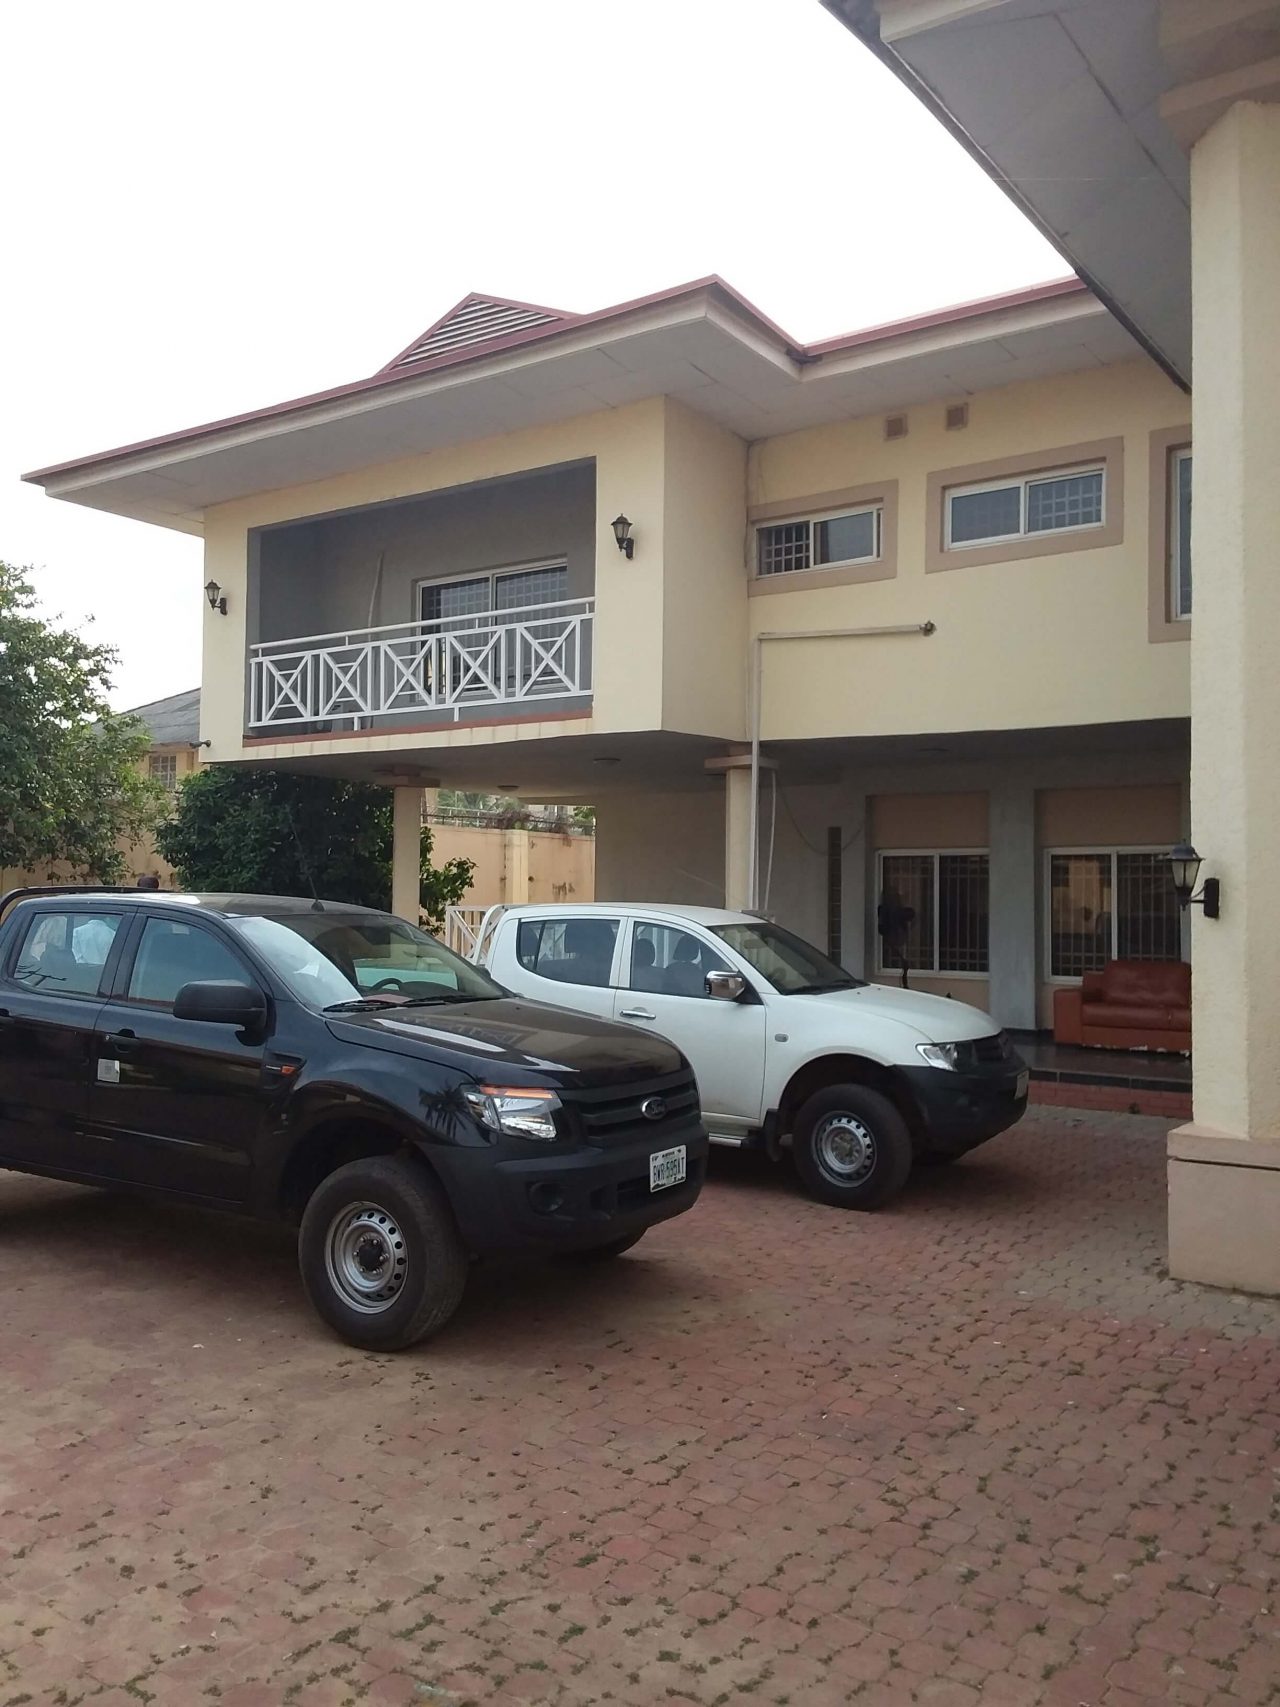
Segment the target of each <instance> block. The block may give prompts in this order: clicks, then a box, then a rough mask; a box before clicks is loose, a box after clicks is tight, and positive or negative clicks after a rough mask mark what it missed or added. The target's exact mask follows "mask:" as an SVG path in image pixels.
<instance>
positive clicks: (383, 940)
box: [0, 889, 707, 1351]
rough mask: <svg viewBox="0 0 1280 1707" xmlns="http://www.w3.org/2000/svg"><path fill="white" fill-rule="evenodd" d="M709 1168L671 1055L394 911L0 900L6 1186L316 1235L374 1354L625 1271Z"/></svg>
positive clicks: (331, 1276)
mask: <svg viewBox="0 0 1280 1707" xmlns="http://www.w3.org/2000/svg"><path fill="white" fill-rule="evenodd" d="M706 1148H707V1140H706V1134H705V1132H704V1130H703V1128H702V1124H701V1119H700V1113H699V1108H698V1093H697V1086H696V1083H695V1080H694V1076H693V1073H692V1072H691V1070H690V1068H689V1065H688V1063H687V1062H686V1061H685V1059H684V1057H683V1056H682V1055H681V1054H680V1053H679V1051H678V1050H677V1049H675V1048H674V1047H673V1046H672V1045H670V1044H668V1043H666V1042H664V1041H662V1040H661V1039H660V1038H655V1037H640V1036H637V1035H636V1033H635V1032H634V1031H633V1030H631V1029H630V1028H629V1027H625V1026H621V1025H613V1024H611V1023H605V1022H602V1021H599V1020H595V1019H591V1018H588V1017H586V1016H584V1015H581V1014H572V1013H566V1012H564V1011H563V1010H562V1009H558V1008H551V1007H546V1006H544V1005H542V1004H541V1003H539V1002H531V1001H524V1000H521V999H517V998H515V997H512V996H510V995H508V994H507V992H506V991H505V990H503V989H502V987H501V986H500V985H498V984H496V983H495V982H494V981H493V979H492V978H490V977H489V976H488V975H487V974H486V973H484V972H482V971H480V970H479V969H478V968H476V967H474V966H471V965H469V964H468V963H467V962H466V961H464V960H461V959H460V958H459V957H458V956H457V955H455V954H453V953H451V952H450V951H449V950H448V949H447V948H445V947H443V946H442V945H441V944H440V943H439V942H437V941H436V940H435V938H433V937H430V936H428V935H426V934H425V933H424V932H422V931H420V930H417V929H415V928H414V927H413V926H412V925H409V924H406V923H405V922H404V921H402V920H400V919H397V918H394V917H392V916H391V915H390V914H387V913H379V912H374V911H370V910H369V909H366V908H362V907H353V906H348V905H346V904H344V903H342V902H337V901H306V900H298V899H296V898H287V897H273V896H264V895H179V894H166V893H156V892H154V891H115V890H68V889H60V890H56V891H55V890H39V891H15V892H13V893H12V894H10V895H8V896H5V897H4V898H3V900H0V1167H3V1168H11V1169H18V1170H20V1171H23V1172H26V1173H34V1174H44V1175H49V1176H51V1177H53V1178H57V1179H68V1180H77V1181H82V1182H84V1183H86V1184H90V1185H111V1186H116V1187H119V1186H126V1187H131V1188H135V1189H137V1190H139V1191H142V1192H147V1193H151V1194H153V1195H154V1196H155V1197H156V1198H157V1199H160V1200H168V1201H175V1200H181V1201H184V1202H188V1203H197V1204H201V1205H203V1206H206V1207H215V1208H220V1209H227V1210H232V1211H235V1212H238V1213H240V1214H246V1215H251V1216H254V1217H258V1218H263V1219H280V1220H285V1221H292V1222H295V1223H297V1224H298V1226H299V1241H298V1255H299V1265H300V1267H301V1271H302V1280H303V1284H304V1286H305V1288H306V1290H307V1294H308V1296H309V1297H310V1299H311V1302H312V1304H313V1305H314V1306H315V1308H316V1310H317V1311H318V1312H319V1314H320V1315H321V1316H322V1317H323V1318H324V1320H325V1321H326V1322H328V1323H329V1324H330V1326H331V1327H333V1328H334V1329H335V1330H336V1331H337V1332H338V1333H339V1334H341V1335H342V1336H343V1337H344V1338H345V1339H347V1340H349V1341H351V1343H352V1344H354V1345H358V1346H362V1347H365V1348H368V1349H372V1350H381V1351H393V1350H399V1349H400V1348H402V1347H404V1346H408V1345H411V1344H413V1343H414V1342H415V1341H417V1340H420V1339H422V1338H424V1337H425V1336H426V1335H428V1334H430V1333H433V1332H434V1331H435V1330H436V1329H438V1328H439V1327H441V1326H442V1325H443V1324H444V1323H445V1322H446V1321H447V1320H448V1319H449V1317H450V1316H451V1315H452V1314H453V1312H454V1310H455V1309H456V1308H457V1305H458V1303H459V1300H460V1299H461V1296H462V1291H463V1286H464V1283H465V1280H466V1275H467V1269H468V1264H469V1262H470V1259H471V1258H473V1257H476V1256H481V1255H484V1254H486V1253H491V1252H504V1253H505V1252H515V1251H565V1252H570V1253H574V1254H577V1255H581V1256H584V1257H610V1256H616V1255H618V1254H620V1253H621V1252H622V1251H624V1250H626V1249H628V1248H629V1247H630V1246H631V1245H634V1244H635V1242H636V1241H637V1240H638V1239H639V1238H640V1237H641V1235H642V1234H643V1233H644V1231H645V1230H646V1228H648V1227H651V1226H652V1225H654V1223H655V1222H658V1221H662V1220H666V1219H667V1218H668V1217H670V1216H673V1215H678V1214H680V1213H681V1212H682V1211H683V1210H686V1209H689V1208H691V1207H692V1205H693V1203H694V1201H695V1199H696V1198H697V1195H698V1192H699V1189H700V1188H701V1184H702V1179H703V1176H704V1173H705V1168H706Z"/></svg>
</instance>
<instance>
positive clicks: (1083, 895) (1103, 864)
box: [1045, 848, 1182, 981]
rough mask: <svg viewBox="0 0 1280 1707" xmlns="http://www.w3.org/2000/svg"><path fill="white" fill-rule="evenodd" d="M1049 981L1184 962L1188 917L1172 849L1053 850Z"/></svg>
mask: <svg viewBox="0 0 1280 1707" xmlns="http://www.w3.org/2000/svg"><path fill="white" fill-rule="evenodd" d="M1046 858H1047V862H1048V865H1047V873H1046V883H1047V892H1046V926H1045V937H1046V944H1047V951H1048V961H1049V977H1050V978H1051V979H1053V980H1059V981H1074V980H1076V979H1079V978H1082V977H1083V976H1084V974H1085V973H1086V972H1100V971H1101V970H1102V968H1103V967H1104V966H1105V965H1106V964H1107V962H1108V961H1109V960H1178V959H1180V958H1181V954H1182V920H1181V915H1180V913H1179V910H1178V901H1177V897H1176V896H1175V895H1174V892H1173V884H1172V883H1171V882H1170V879H1169V860H1168V849H1167V848H1091V849H1089V850H1088V851H1087V852H1086V851H1079V850H1075V849H1073V850H1071V851H1070V852H1068V851H1065V850H1058V851H1050V852H1049V853H1048V854H1047V856H1046Z"/></svg>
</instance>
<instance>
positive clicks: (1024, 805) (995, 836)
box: [987, 783, 1036, 1031]
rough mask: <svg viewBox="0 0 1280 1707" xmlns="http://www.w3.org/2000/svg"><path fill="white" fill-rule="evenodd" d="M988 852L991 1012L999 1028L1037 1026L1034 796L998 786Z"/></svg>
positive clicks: (1014, 786) (991, 800)
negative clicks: (1005, 1026) (989, 864)
mask: <svg viewBox="0 0 1280 1707" xmlns="http://www.w3.org/2000/svg"><path fill="white" fill-rule="evenodd" d="M987 811H988V831H987V842H988V846H989V847H990V850H991V854H990V858H991V886H990V894H991V903H990V915H989V936H988V941H989V965H990V980H991V982H990V996H989V997H988V1001H989V1004H990V1009H991V1012H992V1014H993V1015H994V1016H995V1018H996V1019H997V1020H999V1022H1000V1024H1001V1025H1008V1026H1013V1027H1014V1028H1015V1029H1016V1030H1018V1031H1033V1030H1034V1029H1035V1025H1036V792H1035V789H1034V788H1031V787H1029V786H1027V785H1026V784H1025V783H998V784H997V785H996V786H995V787H994V788H993V789H992V790H991V792H990V795H989V796H988V803H987Z"/></svg>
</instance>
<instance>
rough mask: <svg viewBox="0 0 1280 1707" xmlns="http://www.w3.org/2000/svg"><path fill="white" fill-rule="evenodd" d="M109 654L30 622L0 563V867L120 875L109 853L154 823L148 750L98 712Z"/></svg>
mask: <svg viewBox="0 0 1280 1707" xmlns="http://www.w3.org/2000/svg"><path fill="white" fill-rule="evenodd" d="M115 664H116V654H115V652H114V650H113V649H112V648H111V647H110V646H95V645H91V644H90V643H89V642H87V641H86V640H84V639H83V638H82V637H81V636H80V635H79V634H76V633H75V632H74V631H73V630H72V629H69V628H63V627H60V626H59V625H58V623H57V622H50V621H47V620H46V619H45V618H43V617H41V616H39V615H37V614H36V595H35V590H34V588H33V587H32V584H31V571H30V570H29V569H20V568H18V567H17V566H16V565H14V564H11V563H3V562H0V866H19V867H21V868H23V869H24V870H28V871H32V872H34V873H36V874H37V875H38V876H40V877H46V876H52V875H53V871H52V868H53V866H54V865H55V864H57V863H59V862H63V863H64V864H65V866H66V867H67V868H69V871H70V875H71V876H72V877H73V878H75V879H77V880H79V881H81V882H98V883H113V882H116V881H118V880H119V879H120V878H121V877H122V876H123V874H124V869H125V861H124V856H123V854H122V853H121V851H120V848H119V846H118V843H119V842H120V841H121V840H122V839H123V840H124V841H125V842H132V841H137V840H138V838H139V837H140V836H142V835H144V834H145V833H146V832H147V831H148V830H150V829H152V828H153V827H154V825H155V824H156V822H157V821H158V819H159V817H160V814H161V812H162V810H163V802H164V793H163V791H162V790H161V789H160V788H158V787H157V786H156V784H155V783H153V782H152V781H151V780H150V779H149V778H148V777H145V776H143V774H142V772H141V770H140V768H139V761H140V760H141V759H142V758H143V757H144V756H145V754H146V751H147V747H148V745H149V744H150V737H149V736H148V734H147V731H146V728H145V727H144V725H143V724H141V723H140V722H139V721H138V720H137V719H136V718H133V717H116V716H114V715H113V714H112V712H111V710H110V709H109V707H108V705H107V697H106V696H107V691H108V689H109V688H110V686H111V672H112V670H113V669H114V667H115Z"/></svg>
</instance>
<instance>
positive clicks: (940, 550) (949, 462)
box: [28, 278, 1191, 1026]
mask: <svg viewBox="0 0 1280 1707" xmlns="http://www.w3.org/2000/svg"><path fill="white" fill-rule="evenodd" d="M1188 423H1189V405H1188V399H1187V397H1186V396H1185V394H1184V393H1183V392H1182V391H1181V390H1180V389H1179V388H1178V387H1177V386H1176V385H1175V384H1174V383H1173V382H1172V381H1171V380H1170V379H1169V378H1168V377H1167V376H1166V375H1165V373H1163V372H1162V371H1161V369H1160V368H1159V367H1158V366H1157V364H1156V363H1155V362H1154V361H1152V360H1151V359H1150V358H1149V357H1148V356H1147V355H1146V354H1145V353H1144V352H1143V351H1142V350H1141V349H1140V348H1139V347H1138V345H1137V344H1136V343H1134V342H1133V341H1132V339H1131V337H1130V335H1129V334H1128V333H1127V332H1126V331H1125V330H1124V329H1123V327H1122V326H1121V325H1120V324H1119V323H1118V321H1117V320H1116V319H1115V318H1113V317H1112V316H1111V315H1110V314H1109V313H1108V312H1107V311H1106V309H1104V308H1103V307H1102V306H1101V305H1100V304H1099V302H1098V301H1097V300H1096V299H1095V298H1094V296H1092V295H1091V294H1090V292H1089V291H1088V290H1086V289H1085V288H1084V286H1082V285H1081V284H1079V283H1078V282H1077V281H1076V280H1074V279H1068V280H1065V281H1062V282H1059V283H1056V284H1052V285H1046V286H1041V287H1039V288H1036V289H1031V290H1026V291H1021V292H1017V293H1015V294H1012V295H1008V296H1004V297H1000V298H996V299H992V300H989V301H984V302H977V303H970V304H966V305H964V306H962V307H959V308H954V309H950V310H947V311H945V312H941V313H938V314H932V315H926V316H922V317H919V318H916V319H914V320H909V321H903V322H899V323H897V324H893V325H888V326H881V327H877V328H874V329H872V330H869V331H863V332H859V333H856V334H853V335H851V336H848V337H843V338H835V339H831V340H828V341H826V342H823V343H820V344H813V345H803V344H801V343H799V342H798V341H797V340H795V339H794V338H792V337H790V336H788V334H787V333H786V332H784V331H782V330H781V329H780V328H779V327H778V326H776V325H775V324H773V322H772V321H770V320H768V319H767V318H766V317H765V316H764V315H763V314H761V313H760V312H759V311H758V310H757V309H755V308H754V307H752V306H751V304H749V303H748V302H746V301H745V300H744V299H743V298H742V297H741V296H739V295H738V294H737V293H736V292H735V291H734V290H732V289H731V288H730V287H729V286H728V285H726V284H725V283H724V282H723V281H721V280H719V279H716V278H711V279H704V280H700V281H698V282H697V283H694V284H690V285H686V286H682V287H680V288H678V289H674V290H670V291H666V292H664V293H661V294H659V295H657V296H652V297H648V298H644V299H642V300H640V301H636V302H629V303H624V304H622V305H620V306H618V307H614V308H609V309H605V310H602V311H600V312H597V313H592V314H566V313H559V312H557V311H554V310H552V309H546V308H538V307H534V306H530V305H528V304H524V303H518V302H513V301H508V300H506V299H502V298H493V297H481V296H471V297H468V298H467V299H466V300H464V301H463V302H461V303H459V304H458V305H457V306H456V307H455V308H453V309H452V310H450V312H449V313H448V314H446V315H445V316H444V317H443V319H441V320H439V321H438V322H437V323H436V324H435V325H433V326H431V327H429V328H428V329H427V330H426V331H425V332H424V333H422V334H421V336H419V337H418V338H415V339H414V341H413V342H412V343H411V344H409V345H408V346H407V348H405V349H404V350H402V351H401V352H400V353H399V354H398V355H396V356H394V357H393V358H392V360H390V361H389V362H388V363H387V365H386V366H385V367H384V368H382V369H381V370H380V371H379V372H378V373H376V374H374V375H373V376H371V377H370V378H368V379H363V380H358V381H356V382H355V383H354V384H350V385H346V386H342V387H339V388H337V389H335V390H332V391H329V392H325V393H321V394H318V395H315V396H309V397H304V398H300V399H297V400H295V401H292V402H288V403H283V404H279V405H277V406H275V407H272V408H268V409H261V410H256V411H253V412H251V413H248V414H245V415H241V416H237V417H235V418H232V419H229V420H223V421H216V422H213V423H210V424H209V425H206V426H202V427H196V428H192V429H190V430H188V431H186V432H180V433H174V434H171V435H168V436H166V437H163V438H158V439H154V440H151V441H148V442H146V443H142V444H134V445H128V446H125V447H123V448H122V449H119V450H114V451H109V452H106V453H103V454H101V455H97V456H92V457H86V458H83V459H79V460H77V461H74V462H68V463H64V464H61V465H59V466H57V467H54V468H47V469H43V470H41V471H40V472H38V473H36V474H33V475H31V476H28V478H30V479H33V480H36V481H38V482H39V483H40V484H42V485H43V486H44V487H45V489H46V490H47V491H48V492H49V493H50V494H51V495H52V496H55V497H59V498H64V499H69V500H71V501H73V502H77V503H84V504H90V505H93V506H95V507H98V508H101V509H105V510H110V511H113V512H115V513H117V514H121V515H127V516H133V517H136V518H138V519H141V520H145V521H150V522H154V523H157V524H159V525H161V526H165V527H172V528H176V529H180V530H183V531H186V532H193V533H202V534H203V536H204V540H205V553H206V566H207V567H206V574H207V580H208V583H209V585H208V587H207V588H206V593H207V595H208V605H207V614H206V620H205V648H204V687H203V698H202V703H201V726H200V733H201V736H202V738H203V739H205V740H207V741H208V742H209V743H210V745H209V748H208V750H207V757H208V758H209V759H211V760H213V761H216V762H223V763H231V764H249V765H268V764H269V765H277V766H286V767H289V768H293V769H297V770H309V771H318V772H323V773H327V774H335V775H344V776H352V777H361V778H365V779H371V780H374V781H378V782H381V783H383V784H385V785H386V786H387V787H390V788H394V789H395V790H396V791H397V794H396V799H397V824H398V837H397V857H396V867H397V871H396V876H397V886H396V893H397V896H398V897H399V901H398V904H399V905H401V906H403V907H405V908H408V907H409V906H411V899H410V896H411V891H412V872H413V869H414V866H415V862H416V853H415V852H414V842H415V839H416V833H417V825H418V822H419V811H420V802H421V793H422V790H423V789H424V788H429V787H437V786H445V787H458V788H475V789H483V790H486V791H507V792H512V793H516V794H518V795H521V796H524V797H525V798H527V799H535V800H539V801H555V800H566V801H589V802H591V803H594V804H595V805H596V806H597V808H598V816H597V824H598V836H597V843H598V851H597V859H598V871H597V894H598V897H599V898H601V899H608V898H610V897H633V898H648V899H657V898H662V899H668V900H685V901H689V902H710V903H718V902H720V901H722V900H727V901H728V903H729V904H731V905H739V906H741V905H754V906H758V907H760V908H763V909H765V910H767V911H769V912H770V913H772V914H774V915H776V916H777V917H778V918H780V919H781V920H782V921H783V922H785V923H788V924H790V925H792V926H793V927H794V928H796V929H798V930H800V931H801V932H803V933H804V934H806V935H808V936H809V937H811V938H813V939H815V940H817V941H820V942H823V943H827V944H829V945H830V947H831V948H832V950H833V951H836V952H838V953H839V954H840V955H841V956H842V957H843V959H844V961H845V963H846V964H847V965H849V966H850V967H851V968H853V969H855V970H859V971H865V972H866V973H867V975H869V976H871V977H878V978H885V979H896V978H897V977H898V976H899V972H898V969H897V968H898V964H899V960H900V958H901V956H902V954H903V952H905V956H906V959H907V961H908V963H909V965H910V967H911V968H912V972H911V977H912V981H913V982H914V983H917V984H919V985H920V986H922V987H925V988H930V989H936V990H939V991H950V992H952V993H954V994H955V995H956V996H958V997H964V998H966V999H971V1000H973V1001H975V1002H977V1003H978V1004H979V1005H989V1006H990V1007H991V1009H992V1010H993V1011H994V1012H995V1013H996V1014H997V1015H998V1017H999V1018H1000V1019H1001V1020H1002V1021H1003V1022H1005V1023H1007V1024H1010V1025H1014V1026H1034V1025H1037V1024H1042V1023H1044V1022H1045V1021H1046V1020H1047V1016H1048V1007H1049V1004H1050V1001H1051V995H1052V991H1053V989H1054V987H1055V986H1056V985H1058V984H1060V983H1063V982H1071V981H1073V980H1078V979H1079V978H1080V976H1081V974H1082V973H1083V972H1084V971H1086V970H1088V969H1090V968H1092V967H1096V966H1099V965H1101V964H1103V963H1104V962H1105V961H1106V960H1108V959H1110V958H1112V957H1113V956H1116V955H1126V956H1148V957H1154V958H1167V957H1177V956H1179V955H1180V954H1181V953H1182V938H1181V921H1180V918H1179V915H1178V912H1177V908H1176V906H1175V904H1174V901H1173V897H1172V892H1171V889H1170V886H1169V882H1168V877H1167V872H1166V868H1165V864H1164V863H1163V861H1162V855H1163V854H1165V853H1166V852H1167V850H1168V848H1169V847H1170V845H1171V844H1172V843H1174V842H1176V841H1177V840H1178V839H1179V837H1180V835H1181V834H1183V833H1184V832H1185V830H1186V828H1187V774H1188V730H1187V717H1188V663H1187V660H1188V651H1189V648H1188V646H1187V644H1186V641H1187V637H1188V633H1189V628H1190V609H1191V565H1190V548H1189V533H1188V522H1189V503H1190V498H1189V494H1190V483H1189V474H1190V428H1189V424H1188ZM886 897H888V898H891V899H896V900H898V901H899V902H900V903H902V904H903V905H904V906H906V907H909V908H910V909H911V910H912V912H913V913H914V919H913V921H912V923H911V925H910V929H909V931H908V933H907V937H906V941H905V943H902V942H896V943H892V944H886V943H885V942H884V941H883V940H882V939H881V938H880V936H879V935H878V933H877V929H876V921H877V907H878V904H879V902H880V901H881V900H883V899H885V898H886Z"/></svg>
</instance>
